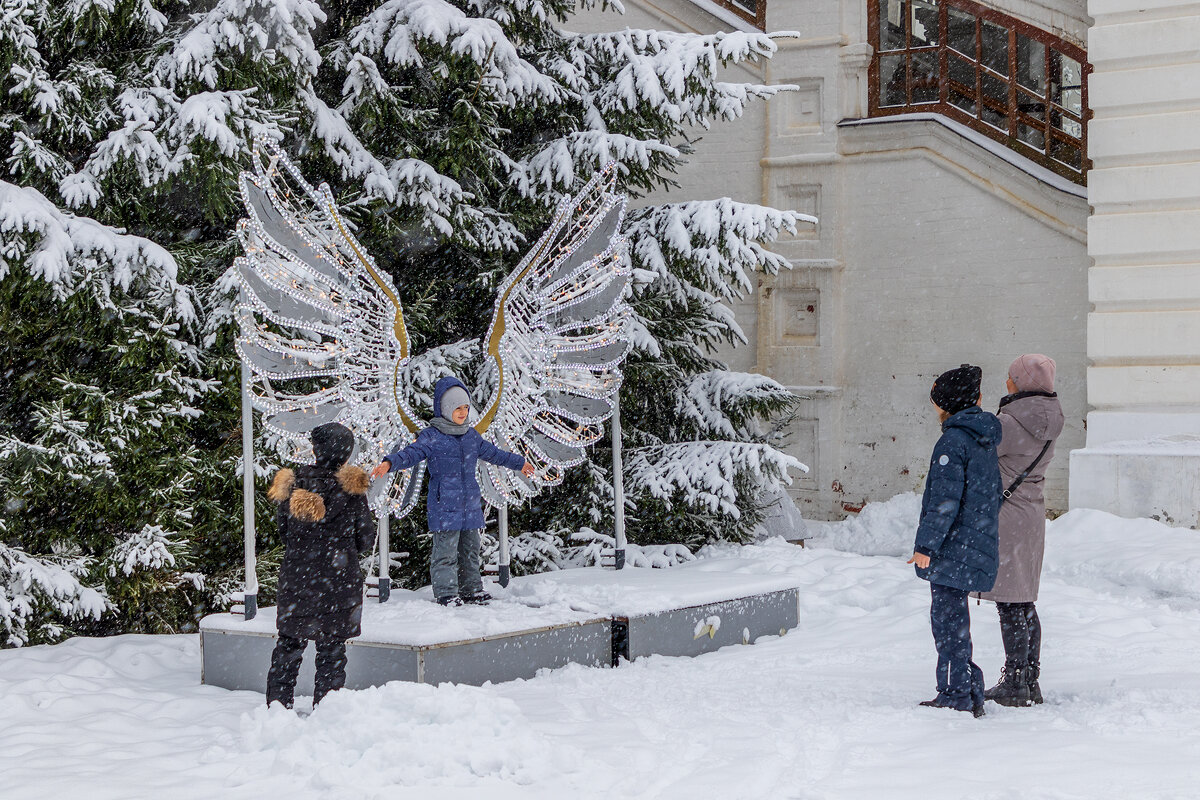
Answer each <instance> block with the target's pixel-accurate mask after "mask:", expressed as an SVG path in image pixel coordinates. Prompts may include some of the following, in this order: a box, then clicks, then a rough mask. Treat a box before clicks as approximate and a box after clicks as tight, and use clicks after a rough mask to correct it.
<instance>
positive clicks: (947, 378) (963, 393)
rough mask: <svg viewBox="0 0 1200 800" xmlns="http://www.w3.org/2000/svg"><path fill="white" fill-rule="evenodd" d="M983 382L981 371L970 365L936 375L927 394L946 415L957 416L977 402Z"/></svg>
mask: <svg viewBox="0 0 1200 800" xmlns="http://www.w3.org/2000/svg"><path fill="white" fill-rule="evenodd" d="M982 382H983V370H982V369H980V368H979V367H976V366H972V365H971V364H963V365H962V366H961V367H958V368H957V369H952V370H948V371H946V372H943V373H942V374H941V375H938V378H937V380H936V381H934V382H933V389H932V390H930V392H929V399H930V400H932V401H933V404H934V405H935V406H937V407H938V408H940V409H941V410H942V411H945V412H946V413H947V414H951V415H953V414H957V413H958V412H960V411H962V410H963V409H966V408H970V407H971V406H973V405H975V403H976V402H978V401H979V386H980V384H981V383H982Z"/></svg>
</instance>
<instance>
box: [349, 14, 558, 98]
mask: <svg viewBox="0 0 1200 800" xmlns="http://www.w3.org/2000/svg"><path fill="white" fill-rule="evenodd" d="M349 42H350V46H351V47H352V48H354V49H355V50H359V51H361V52H363V53H366V54H367V55H370V56H372V57H375V56H379V55H382V56H383V57H384V58H386V59H387V60H388V61H390V62H391V63H392V64H395V65H397V66H416V67H424V68H426V69H429V70H431V71H433V72H435V73H436V72H443V73H444V72H447V71H448V69H449V68H448V66H447V65H445V64H439V63H430V62H429V61H428V60H427V59H428V55H429V50H428V48H429V45H437V46H439V47H441V48H445V50H446V51H447V52H449V53H450V54H452V55H454V56H457V57H460V58H466V59H469V60H470V61H473V62H474V63H475V64H476V65H478V69H479V82H480V84H483V83H485V82H486V83H487V84H488V89H489V92H490V93H491V94H492V95H493V96H494V97H495V98H496V99H499V100H500V101H502V102H505V103H507V104H508V105H510V106H515V105H516V104H517V103H521V102H533V103H538V102H542V101H549V102H553V101H556V100H558V99H560V98H561V96H562V94H563V89H562V87H561V86H560V85H559V84H558V82H557V81H555V80H553V79H552V78H551V77H549V76H547V75H544V74H542V72H541V71H540V70H538V68H537V67H535V66H534V65H533V64H530V63H529V62H528V61H526V60H525V59H524V58H522V57H521V55H520V53H519V52H518V51H517V48H516V47H515V46H514V45H513V43H512V42H511V41H509V39H508V37H507V36H506V35H505V33H504V29H503V28H501V27H500V25H499V24H498V23H497V22H495V21H494V20H490V19H481V18H479V17H469V16H467V15H466V14H465V13H464V12H463V11H461V10H460V9H458V8H455V7H454V6H452V5H450V4H449V3H446V2H443V0H388V2H385V3H383V4H382V5H381V6H379V8H377V9H375V11H373V12H371V13H370V14H368V15H367V16H366V17H364V18H363V21H362V22H361V23H360V24H359V25H358V26H357V27H356V28H355V29H354V30H353V31H352V32H351V34H350V36H349ZM422 51H424V52H425V55H422ZM435 52H436V51H435Z"/></svg>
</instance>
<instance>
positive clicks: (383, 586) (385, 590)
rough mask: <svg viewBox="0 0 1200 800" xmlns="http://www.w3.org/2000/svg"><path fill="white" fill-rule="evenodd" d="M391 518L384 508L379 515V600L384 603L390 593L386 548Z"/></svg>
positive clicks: (390, 584)
mask: <svg viewBox="0 0 1200 800" xmlns="http://www.w3.org/2000/svg"><path fill="white" fill-rule="evenodd" d="M391 523H392V518H391V515H390V514H389V513H388V509H387V508H385V509H384V511H383V514H381V515H380V517H379V602H381V603H386V602H387V601H388V598H389V597H390V596H391V594H392V576H391V575H390V572H391V568H392V553H391V550H389V549H388V546H389V545H388V536H389V534H390V533H391Z"/></svg>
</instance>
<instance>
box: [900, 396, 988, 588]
mask: <svg viewBox="0 0 1200 800" xmlns="http://www.w3.org/2000/svg"><path fill="white" fill-rule="evenodd" d="M1000 430H1001V429H1000V420H998V419H996V417H995V416H994V415H993V414H989V413H988V412H986V411H984V410H983V409H981V408H979V407H978V406H971V407H970V408H968V409H966V410H965V411H960V412H958V413H957V414H955V415H954V416H952V417H950V419H948V420H946V421H945V422H944V423H943V424H942V438H940V439H938V443H937V445H936V446H935V447H934V448H933V457H932V458H931V459H930V461H929V477H928V478H926V480H925V496H924V498H923V500H922V501H921V524H920V526H919V527H918V528H917V541H916V547H915V548H914V549H915V550H916V552H918V553H923V554H924V555H927V556H929V559H930V562H929V567H928V569H920V568H919V567H918V568H917V575H918V576H919V577H921V578H924V579H925V580H927V581H929V582H930V583H937V584H941V585H943V586H952V587H954V588H956V589H962V590H964V591H968V592H986V591H989V590H990V589H991V588H992V584H994V583H995V582H996V570H997V569H998V568H999V566H1000V555H999V538H998V537H999V517H1000V465H999V461H998V459H997V456H996V445H997V444H999V443H1000Z"/></svg>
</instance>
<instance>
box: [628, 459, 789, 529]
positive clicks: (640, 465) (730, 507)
mask: <svg viewBox="0 0 1200 800" xmlns="http://www.w3.org/2000/svg"><path fill="white" fill-rule="evenodd" d="M625 469H626V472H627V477H628V479H629V487H630V494H631V495H632V494H635V493H636V492H640V491H646V492H648V493H649V494H650V495H652V496H653V497H656V498H658V499H660V500H662V501H663V502H664V503H665V504H666V505H667V506H668V507H670V506H671V505H672V504H673V503H675V502H676V501H682V502H683V503H686V504H687V505H692V506H702V507H704V508H706V509H708V510H709V511H710V512H713V513H721V514H724V515H726V516H729V517H731V518H733V519H739V518H740V517H741V513H742V512H741V510H740V509H739V508H738V491H737V487H736V486H735V485H734V477H735V476H736V475H737V474H738V473H739V472H748V473H749V474H750V475H751V476H752V477H754V478H756V479H757V481H756V482H757V483H758V484H759V485H768V486H776V485H780V484H790V483H791V482H792V478H791V476H790V475H788V470H789V469H797V470H800V471H801V472H808V467H807V466H805V465H804V464H803V463H802V462H800V461H799V460H798V459H796V458H793V457H792V456H789V455H788V454H786V453H783V452H780V451H779V450H776V449H775V448H773V447H770V446H769V445H765V444H757V443H751V442H682V443H678V444H664V445H655V446H652V447H639V448H637V449H635V450H633V451H632V452H631V453H629V462H628V465H627V466H626V468H625Z"/></svg>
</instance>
